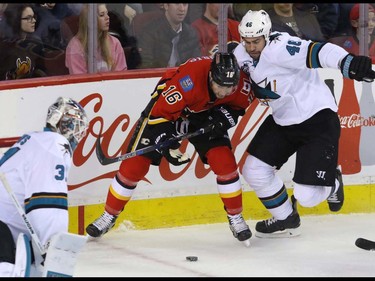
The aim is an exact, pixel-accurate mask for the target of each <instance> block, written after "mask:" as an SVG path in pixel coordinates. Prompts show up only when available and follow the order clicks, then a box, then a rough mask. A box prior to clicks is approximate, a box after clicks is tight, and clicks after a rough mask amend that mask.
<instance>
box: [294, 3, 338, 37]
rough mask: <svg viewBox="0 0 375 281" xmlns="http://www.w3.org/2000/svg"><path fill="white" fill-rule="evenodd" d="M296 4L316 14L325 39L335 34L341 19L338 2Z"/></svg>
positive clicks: (300, 8)
mask: <svg viewBox="0 0 375 281" xmlns="http://www.w3.org/2000/svg"><path fill="white" fill-rule="evenodd" d="M294 6H295V7H296V8H297V9H299V10H302V11H306V12H310V13H311V14H314V15H315V16H316V19H317V20H318V22H319V25H320V30H321V31H322V33H323V36H324V39H325V40H328V39H329V38H331V37H332V36H333V34H334V32H335V30H336V27H337V24H338V19H339V4H338V3H295V4H294Z"/></svg>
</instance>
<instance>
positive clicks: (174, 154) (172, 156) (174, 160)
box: [163, 148, 191, 166]
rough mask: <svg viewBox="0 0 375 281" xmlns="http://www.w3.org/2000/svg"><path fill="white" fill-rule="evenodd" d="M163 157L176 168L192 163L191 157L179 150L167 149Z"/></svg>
mask: <svg viewBox="0 0 375 281" xmlns="http://www.w3.org/2000/svg"><path fill="white" fill-rule="evenodd" d="M163 156H164V157H165V159H167V160H168V162H169V163H171V164H172V165H174V166H180V165H182V164H186V163H189V162H190V160H191V159H190V157H189V155H188V154H187V153H183V152H182V151H180V150H179V149H178V148H177V149H171V148H167V149H164V150H163Z"/></svg>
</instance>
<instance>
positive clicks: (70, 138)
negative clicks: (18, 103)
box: [0, 97, 88, 277]
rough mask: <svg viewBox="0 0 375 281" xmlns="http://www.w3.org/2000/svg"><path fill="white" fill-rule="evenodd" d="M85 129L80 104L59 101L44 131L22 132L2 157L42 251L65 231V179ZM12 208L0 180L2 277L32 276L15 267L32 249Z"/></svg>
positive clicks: (4, 171)
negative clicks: (42, 248)
mask: <svg viewBox="0 0 375 281" xmlns="http://www.w3.org/2000/svg"><path fill="white" fill-rule="evenodd" d="M87 129H88V119H87V116H86V113H85V110H84V109H83V108H82V107H81V105H80V104H79V103H77V102H76V101H74V100H72V99H70V98H63V97H60V98H58V99H57V101H56V102H55V103H53V104H52V105H51V106H50V107H49V108H48V114H47V119H46V126H45V128H44V130H43V131H35V132H29V133H26V134H24V135H23V136H22V137H20V139H19V140H18V141H17V143H16V144H14V145H13V146H12V147H11V148H9V149H8V150H7V151H6V152H5V153H4V154H3V156H2V157H1V158H0V173H1V174H2V175H5V176H6V178H7V182H8V184H9V187H11V188H12V191H13V194H14V195H15V197H16V200H17V201H18V202H19V205H20V206H22V208H23V209H24V213H26V215H27V219H28V221H29V222H30V224H31V225H32V227H33V229H34V231H35V234H36V235H37V236H38V238H39V240H40V243H41V244H42V246H43V247H48V246H47V245H48V243H49V242H50V240H51V238H52V237H53V236H54V235H55V234H57V233H60V232H67V231H68V196H67V195H68V186H67V177H68V174H69V170H70V168H71V163H72V154H73V151H74V149H75V148H76V146H77V144H78V142H79V141H80V140H81V139H82V138H83V137H84V136H85V135H86V132H87ZM16 206H17V204H15V203H14V201H12V197H11V196H10V194H8V192H7V191H6V188H5V184H4V186H3V184H2V181H0V210H1V211H0V276H13V277H17V276H25V275H26V276H27V275H30V274H31V276H32V273H30V272H31V271H28V272H25V269H24V268H23V265H22V264H21V265H20V264H17V262H21V263H22V262H24V263H25V262H26V261H25V256H26V255H28V256H29V254H30V253H27V251H28V250H31V251H32V249H30V245H27V244H28V243H29V241H30V240H31V235H30V231H29V229H28V228H27V227H26V225H25V223H24V220H23V219H22V217H21V215H20V213H18V212H17V208H16ZM19 237H21V238H19ZM34 250H35V249H34ZM16 251H17V254H16ZM47 256H48V252H47ZM34 258H37V257H35V255H34ZM16 261H17V262H16ZM35 272H37V271H35Z"/></svg>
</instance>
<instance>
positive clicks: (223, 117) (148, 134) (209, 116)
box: [86, 53, 252, 245]
mask: <svg viewBox="0 0 375 281" xmlns="http://www.w3.org/2000/svg"><path fill="white" fill-rule="evenodd" d="M240 72H241V71H240V69H239V67H238V64H237V61H236V58H235V57H234V55H233V54H232V53H216V54H215V56H214V58H213V59H211V58H210V57H207V56H204V57H197V58H192V59H190V60H188V61H187V62H186V63H184V64H182V65H181V66H180V67H179V68H178V69H177V70H168V71H167V72H166V73H165V74H164V75H163V77H162V78H161V79H160V80H159V82H158V84H157V86H156V88H155V92H154V93H153V95H152V102H151V103H150V104H151V106H148V107H147V108H149V107H150V108H151V109H150V110H148V109H147V108H146V109H145V111H144V112H143V115H144V118H142V117H141V118H140V120H139V121H138V122H142V124H140V125H141V126H139V128H140V129H139V130H138V131H137V130H136V132H135V133H134V135H133V138H132V141H131V143H130V145H129V149H128V151H134V150H136V149H141V148H143V147H145V146H147V145H150V144H152V143H159V142H162V141H164V140H166V139H169V138H171V137H173V136H176V135H179V134H185V133H187V132H194V131H196V130H197V129H200V128H202V127H206V126H208V125H211V126H212V131H211V132H207V133H206V134H203V135H200V136H196V137H193V138H190V139H189V141H190V143H191V144H193V145H194V148H195V150H196V151H197V153H198V154H199V156H200V159H201V160H202V162H203V163H205V164H208V165H210V167H211V169H212V171H213V172H214V173H215V175H216V181H217V188H218V192H219V194H220V197H221V200H222V201H223V203H224V209H225V211H226V212H227V216H228V220H229V227H230V229H231V231H232V232H233V235H234V237H236V238H237V239H238V240H239V241H244V243H245V244H246V245H249V242H250V241H249V239H250V237H251V231H250V229H249V227H248V225H247V224H246V222H245V221H244V219H243V217H242V214H241V213H242V188H241V182H240V178H239V173H238V167H237V163H236V160H235V157H234V154H233V152H232V150H231V143H230V138H229V136H228V132H227V130H228V129H229V128H231V127H233V126H235V125H236V123H237V121H238V118H239V116H242V115H244V113H245V109H246V108H247V107H248V105H249V104H250V102H251V101H252V98H251V97H252V96H251V95H250V87H249V85H250V84H249V81H248V80H247V79H248V78H246V75H245V74H243V73H242V72H241V73H240ZM150 104H149V105H150ZM179 146H180V143H178V142H176V143H175V144H173V145H171V146H170V147H168V148H166V149H163V150H161V151H158V150H155V151H152V152H149V153H146V154H144V155H139V156H135V157H132V158H128V159H126V160H124V161H122V162H121V165H120V167H119V170H118V172H117V174H116V176H115V177H114V179H113V180H112V183H111V185H110V187H109V190H108V194H107V199H106V204H105V211H104V213H103V214H102V215H101V216H100V217H99V218H98V219H96V220H95V221H94V222H93V223H91V224H89V225H88V226H87V228H86V232H87V233H88V234H89V235H90V236H92V237H101V236H102V235H104V234H105V233H107V232H108V231H109V230H110V229H111V228H112V227H113V226H114V225H115V221H116V219H117V217H118V215H119V214H120V213H121V212H122V210H123V209H124V207H125V206H126V204H127V203H128V202H129V201H130V199H131V197H132V195H133V193H134V191H135V188H136V186H137V184H138V182H139V181H140V180H142V179H143V178H144V177H145V175H146V174H147V173H148V171H149V167H150V165H159V164H160V161H161V159H162V157H165V158H166V159H167V160H168V161H169V162H170V163H171V164H173V165H182V164H185V163H187V162H189V161H190V159H189V156H188V155H186V154H185V153H182V152H181V151H180V150H179Z"/></svg>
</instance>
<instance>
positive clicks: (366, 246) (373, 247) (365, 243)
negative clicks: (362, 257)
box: [355, 238, 375, 251]
mask: <svg viewBox="0 0 375 281" xmlns="http://www.w3.org/2000/svg"><path fill="white" fill-rule="evenodd" d="M355 245H356V246H357V247H358V248H361V249H363V250H366V251H375V241H371V240H368V239H365V238H358V239H357V240H356V241H355Z"/></svg>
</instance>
